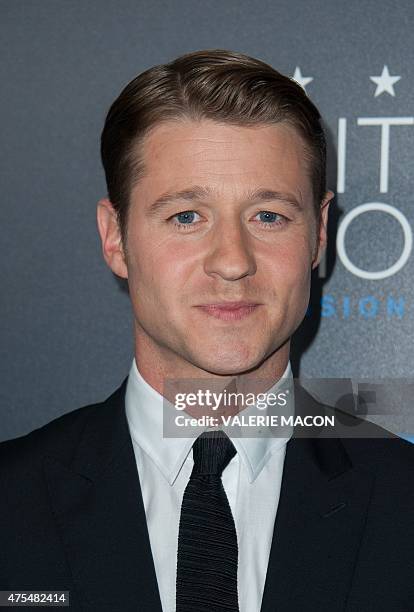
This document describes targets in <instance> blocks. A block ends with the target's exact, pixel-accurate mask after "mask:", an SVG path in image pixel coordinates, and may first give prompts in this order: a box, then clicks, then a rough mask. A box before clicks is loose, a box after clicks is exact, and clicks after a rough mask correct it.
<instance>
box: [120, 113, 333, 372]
mask: <svg viewBox="0 0 414 612" xmlns="http://www.w3.org/2000/svg"><path fill="white" fill-rule="evenodd" d="M143 161H144V167H145V175H144V176H143V178H142V179H140V180H139V182H138V184H137V185H136V186H135V188H134V189H133V190H132V193H131V201H130V212H129V218H128V231H127V240H126V246H127V258H126V263H127V266H126V268H127V271H126V272H125V275H127V277H128V282H129V289H130V296H131V300H132V305H133V310H134V315H135V331H136V337H137V346H138V349H139V347H142V351H143V352H144V349H145V350H147V349H148V352H149V353H151V354H158V355H159V356H160V358H161V359H162V358H163V357H165V358H166V359H167V360H168V361H169V364H170V366H171V364H172V363H174V361H175V360H176V362H177V363H181V364H182V363H184V362H185V363H187V364H191V365H192V366H196V367H197V368H199V369H201V370H203V371H205V372H210V373H214V374H225V375H235V374H240V373H242V372H245V371H247V370H250V369H252V368H257V367H258V366H260V364H261V363H263V361H264V360H266V359H267V358H269V357H270V356H271V355H273V354H277V351H278V349H279V351H286V348H287V353H288V349H289V342H288V339H289V338H290V336H291V335H292V333H293V332H294V331H295V329H296V328H297V327H298V325H299V324H300V322H301V321H302V319H303V317H304V315H305V312H306V308H307V304H308V299H309V290H310V274H311V269H312V266H315V265H316V264H317V262H318V259H319V256H320V252H321V251H322V248H323V246H324V244H323V243H324V240H325V223H326V210H327V206H325V208H324V211H323V215H322V217H323V223H322V226H321V227H318V225H317V222H316V217H315V212H314V205H313V194H312V186H311V182H310V178H309V171H308V168H307V165H306V163H307V162H306V161H305V153H304V145H303V141H302V140H301V138H300V136H299V135H298V134H297V133H296V131H295V130H294V129H293V128H291V127H289V126H287V125H284V124H278V125H275V126H266V127H263V126H261V127H253V128H247V127H235V126H230V125H228V124H220V123H217V122H213V121H208V120H203V121H201V122H195V121H191V120H187V121H181V122H175V121H174V122H173V121H169V122H165V123H164V124H160V125H158V126H157V127H156V128H155V129H154V130H153V131H152V132H150V134H149V135H148V136H147V138H146V140H145V142H144V147H143ZM318 244H319V248H318ZM118 273H119V271H118ZM282 345H284V346H282ZM281 347H282V348H281ZM275 351H276V353H275ZM162 356H163V357H162ZM143 357H145V356H144V355H143ZM170 369H171V368H170Z"/></svg>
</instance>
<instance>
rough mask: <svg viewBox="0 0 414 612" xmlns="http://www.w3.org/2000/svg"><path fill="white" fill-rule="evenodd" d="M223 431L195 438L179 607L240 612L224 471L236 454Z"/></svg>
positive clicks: (181, 537)
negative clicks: (223, 476) (222, 478)
mask: <svg viewBox="0 0 414 612" xmlns="http://www.w3.org/2000/svg"><path fill="white" fill-rule="evenodd" d="M235 453H236V449H235V448H234V446H233V444H232V442H231V441H230V439H229V438H228V437H227V436H226V434H224V433H223V432H222V431H209V432H205V433H203V434H202V435H201V436H199V437H198V438H197V440H196V441H195V442H194V444H193V458H194V467H193V471H192V472H191V476H190V480H189V481H188V484H187V487H186V489H185V491H184V496H183V503H182V506H181V517H180V527H179V534H178V556H177V607H176V612H238V610H239V606H238V598H237V553H238V550H237V535H236V528H235V525H234V520H233V516H232V514H231V509H230V506H229V502H228V499H227V496H226V493H225V491H224V488H223V483H222V482H221V474H222V472H223V470H224V468H225V467H226V465H227V464H228V463H229V461H230V460H231V458H232V457H233V456H234V455H235Z"/></svg>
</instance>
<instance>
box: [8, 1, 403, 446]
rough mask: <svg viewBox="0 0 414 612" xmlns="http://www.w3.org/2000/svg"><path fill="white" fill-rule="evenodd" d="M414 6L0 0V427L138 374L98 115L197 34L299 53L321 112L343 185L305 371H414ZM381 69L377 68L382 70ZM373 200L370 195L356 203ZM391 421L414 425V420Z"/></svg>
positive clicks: (394, 374) (212, 41) (317, 290)
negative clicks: (109, 226) (107, 229)
mask: <svg viewBox="0 0 414 612" xmlns="http://www.w3.org/2000/svg"><path fill="white" fill-rule="evenodd" d="M413 6H414V5H413V4H412V2H410V1H408V0H405V1H400V2H398V3H390V2H387V1H385V0H375V1H374V0H372V1H371V0H368V1H367V0H365V1H361V0H359V1H358V2H357V1H354V0H352V1H347V2H343V1H340V0H331V1H330V2H326V0H316V1H315V0H313V1H312V0H303V1H296V2H295V1H294V2H292V0H271V1H265V0H263V1H258V2H252V1H244V0H238V1H235V0H226V1H225V2H223V1H222V0H203V1H202V2H201V1H198V0H191V1H190V0H178V1H169V2H166V1H161V0H151V1H146V2H144V1H138V0H134V1H132V0H130V1H128V0H114V1H112V0H71V1H70V0H67V1H59V0H54V1H51V0H38V1H29V0H26V1H22V0H2V1H1V2H0V32H1V36H0V82H1V85H2V95H1V98H0V129H1V164H0V181H1V205H0V215H1V218H0V228H1V229H0V235H1V245H2V266H1V306H0V321H1V323H0V325H1V345H0V351H1V365H0V368H1V369H0V376H1V383H2V384H1V387H0V418H1V421H0V423H1V429H0V439H7V438H11V437H14V436H17V435H21V434H23V433H25V432H28V431H30V430H32V429H34V428H35V427H38V426H40V425H42V424H43V423H46V422H47V421H49V420H51V419H52V418H54V417H55V416H58V415H59V414H62V413H64V412H67V411H69V410H72V409H74V408H76V407H78V406H80V405H82V404H86V403H89V402H92V401H98V400H101V399H104V398H105V397H106V396H107V395H108V394H109V393H110V392H111V391H112V390H113V389H114V388H115V387H116V386H117V385H118V384H119V383H120V381H121V380H122V379H123V377H124V376H125V375H126V374H127V373H128V370H129V367H130V362H131V359H132V354H133V352H132V349H133V343H132V325H131V311H130V306H129V302H128V296H127V294H126V293H125V292H123V291H122V290H121V288H120V285H119V284H118V283H117V282H116V280H115V279H114V277H113V276H112V274H111V273H110V271H109V270H108V269H107V268H106V266H105V264H104V262H103V259H102V257H101V251H100V243H99V240H98V234H97V231H96V222H95V207H96V201H97V200H98V199H99V197H101V196H102V195H104V194H105V184H104V178H103V171H102V169H101V166H100V160H99V137H100V131H101V129H102V126H103V121H104V117H105V114H106V111H107V109H108V107H109V105H110V103H111V102H112V101H113V99H114V98H115V97H116V95H117V94H118V93H119V91H120V90H121V88H122V87H123V86H124V85H125V84H126V83H127V82H128V81H129V80H130V79H131V78H133V77H134V76H135V75H136V74H137V73H139V72H141V71H142V70H144V69H146V68H148V67H149V66H151V65H154V64H157V63H162V62H165V61H169V60H171V59H173V58H174V57H176V56H177V55H180V54H182V53H185V52H189V51H192V50H196V49H202V48H215V47H219V48H228V49H233V50H236V51H240V52H244V53H247V54H250V55H253V56H256V57H259V58H261V59H263V60H265V61H267V62H269V63H271V64H272V65H273V66H275V68H277V69H279V70H280V71H282V72H284V73H286V74H289V75H293V74H294V73H295V69H296V68H297V67H299V68H300V70H301V74H302V76H304V77H308V78H312V79H313V80H311V81H308V83H307V84H306V90H307V92H308V94H309V96H310V97H311V98H312V99H313V100H314V101H315V103H316V104H317V105H318V107H319V108H320V110H321V112H322V114H323V116H324V117H325V121H326V125H327V130H328V138H329V142H330V161H329V180H330V185H329V186H330V187H331V188H332V189H333V190H334V191H336V192H337V193H338V195H337V198H336V210H335V211H334V214H333V217H332V221H331V240H330V244H329V251H328V257H327V259H326V261H325V264H324V265H323V266H322V268H321V275H320V278H318V277H316V278H315V279H314V280H315V283H314V290H313V295H312V301H311V310H310V314H309V316H308V317H307V318H306V320H305V323H304V325H303V326H302V328H301V330H300V332H299V334H298V336H297V340H296V343H295V351H294V359H293V360H294V365H295V368H296V370H297V371H298V370H299V369H300V373H301V375H302V376H305V377H308V378H313V377H319V378H320V377H327V378H332V377H333V378H335V377H341V378H343V377H350V378H358V377H368V378H369V377H389V378H391V379H396V378H403V377H410V376H412V367H413V355H414V349H413V328H414V323H413V282H412V277H413V255H412V254H411V252H410V239H411V237H412V227H413V222H414V211H413V207H414V201H413V195H412V192H413V179H414V169H413V162H412V160H413V154H414V125H413V123H414V119H413V116H414V108H413V99H414V97H413V93H414V91H413V89H414V87H413V83H414V80H413V77H414V62H413V59H414V57H413V49H414V40H413V38H414V36H413V31H414V28H413V17H414V8H413ZM385 67H387V68H385ZM387 69H388V74H389V75H390V78H388V75H387ZM381 75H382V78H381V79H380V81H379V84H378V83H377V82H375V81H374V80H372V79H371V77H374V78H377V77H380V76H381ZM295 76H296V78H298V79H299V78H300V73H299V72H298V71H296V75H295ZM396 77H400V78H398V79H397V78H396ZM377 80H378V78H377ZM375 94H377V95H375ZM396 123H397V124H399V125H394V124H396ZM369 124H371V125H369ZM387 126H388V127H387ZM387 131H388V136H389V138H387ZM338 133H339V141H340V142H339V150H340V155H339V158H338V159H337V155H336V150H337V148H338ZM367 203H375V205H374V206H371V207H368V208H369V210H367V211H366V212H363V211H364V208H362V209H361V208H358V207H360V206H361V205H364V204H367ZM378 203H379V204H380V206H378ZM383 204H385V205H387V206H386V207H385V208H384V207H383V206H382V205H383ZM351 211H354V212H356V213H357V215H356V217H355V218H354V219H353V220H351V219H350V217H349V216H348V215H349V213H351ZM348 222H349V223H348ZM341 226H342V230H341ZM346 226H347V227H346ZM345 228H346V231H345V234H344V236H343V240H342V242H341V241H340V244H339V249H338V248H337V247H336V234H337V233H339V235H340V236H341V231H342V233H343V230H344V229H345ZM341 245H342V246H341ZM346 255H347V256H348V257H349V261H347V260H346V258H345V256H346ZM398 262H400V264H404V265H402V266H401V267H400V269H398V267H399V265H400V264H398ZM352 264H353V266H355V267H356V268H353V267H352ZM394 264H397V266H395V265H394ZM393 266H394V268H393ZM395 268H397V269H395ZM393 270H394V271H393ZM364 271H365V274H364ZM373 273H374V274H373ZM375 273H379V274H377V276H380V277H381V278H375ZM367 276H368V278H366V277H367ZM299 355H300V356H301V357H300V359H299ZM396 429H397V430H398V429H400V430H402V431H404V432H405V433H413V431H411V430H410V426H409V425H405V426H404V423H403V425H401V424H399V423H397V424H396Z"/></svg>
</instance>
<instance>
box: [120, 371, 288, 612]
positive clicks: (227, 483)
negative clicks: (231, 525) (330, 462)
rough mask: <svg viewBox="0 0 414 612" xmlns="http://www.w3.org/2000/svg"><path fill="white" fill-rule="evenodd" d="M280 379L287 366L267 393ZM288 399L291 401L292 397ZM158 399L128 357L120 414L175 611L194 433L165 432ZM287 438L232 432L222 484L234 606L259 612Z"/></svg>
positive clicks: (165, 599) (168, 606)
mask: <svg viewBox="0 0 414 612" xmlns="http://www.w3.org/2000/svg"><path fill="white" fill-rule="evenodd" d="M286 379H288V380H290V381H291V379H292V374H291V368H290V364H288V366H287V368H286V371H285V372H284V374H283V376H282V379H281V380H280V381H278V382H277V383H276V384H275V385H274V387H272V389H271V390H270V391H275V390H276V389H277V388H278V386H279V385H280V384H281V383H284V384H285V383H286ZM290 399H291V401H292V402H293V395H292V396H291V398H290ZM164 401H165V400H164V398H163V396H162V395H160V394H159V393H158V392H157V391H155V389H153V388H152V387H151V386H150V385H149V384H148V383H147V382H146V381H145V380H144V379H143V377H142V376H141V374H140V372H139V371H138V368H137V365H136V362H135V359H134V361H133V363H132V367H131V370H130V374H129V378H128V383H127V389H126V396H125V409H126V416H127V420H128V426H129V431H130V434H131V438H132V443H133V447H134V453H135V458H136V462H137V470H138V475H139V480H140V485H141V491H142V497H143V502H144V507H145V514H146V519H147V526H148V533H149V538H150V544H151V550H152V555H153V559H154V565H155V572H156V577H157V582H158V588H159V592H160V597H161V604H162V609H163V612H175V591H176V571H177V548H178V528H179V520H180V512H181V502H182V499H183V494H184V489H185V487H186V485H187V482H188V480H189V478H190V474H191V471H192V467H193V457H192V452H190V451H191V449H192V445H193V443H194V437H192V438H183V437H180V438H167V437H163V409H164ZM247 429H248V428H247ZM244 435H247V433H245V434H244ZM288 439H289V437H287V438H280V437H277V438H276V437H250V438H248V437H233V438H232V442H233V444H234V446H235V448H236V451H237V453H236V454H235V456H234V457H233V459H232V460H231V461H230V463H229V464H228V466H227V467H226V468H225V470H224V471H223V475H222V482H223V486H224V490H225V492H226V494H227V497H228V500H229V504H230V508H231V511H232V514H233V518H234V522H235V526H236V533H237V541H238V549H239V562H238V578H237V580H238V593H239V608H240V612H260V607H261V603H262V597H263V590H264V584H265V578H266V572H267V565H268V561H269V553H270V547H271V543H272V536H273V527H274V521H275V517H276V511H277V507H278V503H279V495H280V486H281V480H282V472H283V465H284V459H285V451H286V442H287V441H288Z"/></svg>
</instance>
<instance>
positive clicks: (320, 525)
mask: <svg viewBox="0 0 414 612" xmlns="http://www.w3.org/2000/svg"><path fill="white" fill-rule="evenodd" d="M296 393H297V392H296V390H295V404H296V403H297V402H296V397H297V396H296ZM298 400H299V402H298V406H299V404H300V403H301V402H303V401H306V404H307V406H308V413H309V412H311V411H312V410H315V411H316V412H319V414H320V413H321V406H320V405H318V406H317V407H315V406H313V407H312V406H311V404H312V401H313V400H312V399H311V398H310V396H307V397H306V398H304V397H303V394H302V397H301V394H299V396H298ZM302 409H303V404H302ZM299 435H300V434H299ZM372 484H373V476H372V475H370V474H367V473H366V472H364V471H363V469H361V468H359V469H357V468H356V467H355V466H353V465H352V462H351V459H350V457H349V455H348V454H347V452H346V451H345V447H344V445H343V443H342V442H341V440H339V439H337V438H317V437H315V438H304V437H296V433H295V436H294V437H293V438H292V439H291V440H290V441H289V442H288V444H287V447H286V457H285V464H284V470H283V479H282V486H281V493H280V500H279V506H278V511H277V515H276V521H275V527H274V533H273V540H272V546H271V551H270V558H269V565H268V571H267V576H266V583H265V588H264V594H263V601H262V608H261V612H275V611H277V612H291V610H329V611H330V612H335V611H339V610H341V611H342V610H343V609H344V607H345V602H346V598H347V594H348V591H349V589H350V586H351V579H352V573H353V568H354V565H355V562H356V557H357V554H358V548H359V544H360V541H361V538H362V534H363V530H364V524H365V518H366V512H367V508H368V503H369V499H370V495H371V490H372Z"/></svg>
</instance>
